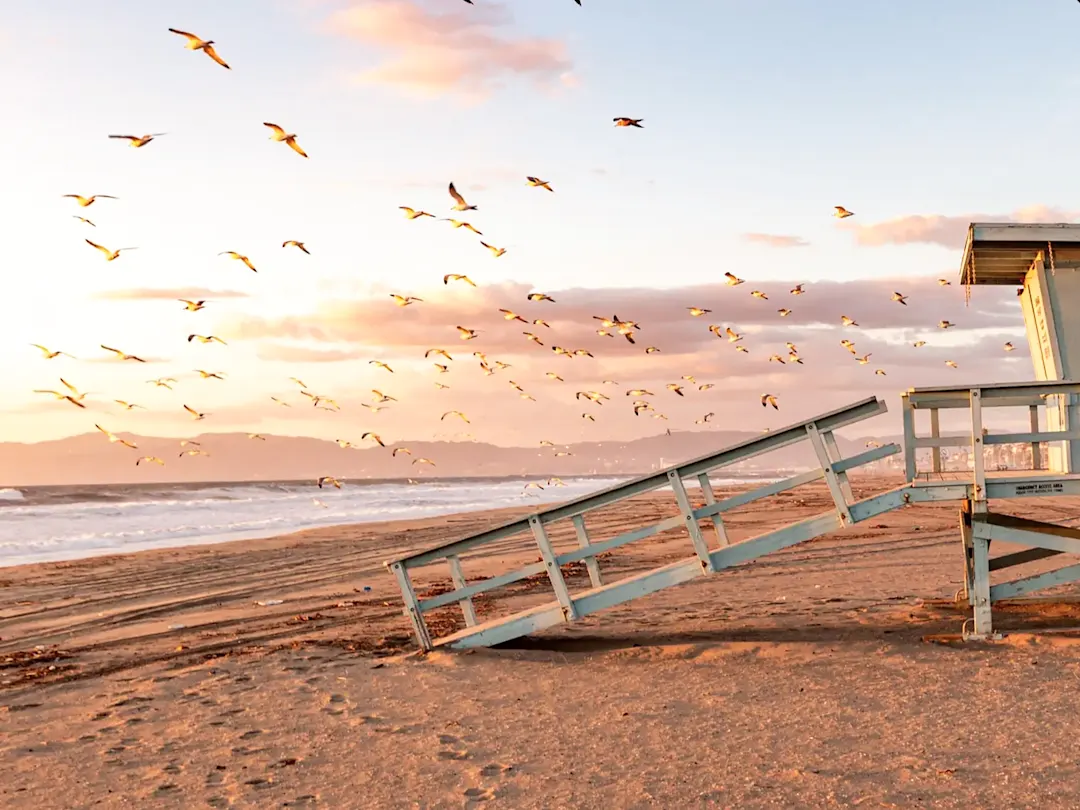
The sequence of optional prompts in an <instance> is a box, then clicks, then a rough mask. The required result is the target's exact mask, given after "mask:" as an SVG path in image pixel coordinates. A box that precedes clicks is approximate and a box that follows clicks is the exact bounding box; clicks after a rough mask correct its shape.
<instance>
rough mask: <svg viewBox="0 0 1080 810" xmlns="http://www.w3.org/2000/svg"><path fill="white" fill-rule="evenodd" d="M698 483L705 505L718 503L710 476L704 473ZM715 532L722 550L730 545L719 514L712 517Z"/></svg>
mask: <svg viewBox="0 0 1080 810" xmlns="http://www.w3.org/2000/svg"><path fill="white" fill-rule="evenodd" d="M697 480H698V483H699V484H701V494H702V495H703V496H704V497H705V505H706V506H712V505H713V504H714V503H716V493H715V492H713V488H712V481H710V480H709V474H708V473H707V472H703V473H702V474H701V475H699V476H698V477H697ZM712 525H713V531H714V532H716V542H717V543H718V544H719V545H720V548H723V547H724V546H727V545H730V541H729V540H728V536H727V529H726V528H724V520H723V518H721V517H720V515H719V513H718V514H715V515H713V516H712Z"/></svg>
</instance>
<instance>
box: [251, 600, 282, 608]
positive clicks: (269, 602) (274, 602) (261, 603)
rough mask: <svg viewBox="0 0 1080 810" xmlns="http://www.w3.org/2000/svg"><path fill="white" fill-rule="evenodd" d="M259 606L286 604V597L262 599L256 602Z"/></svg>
mask: <svg viewBox="0 0 1080 810" xmlns="http://www.w3.org/2000/svg"><path fill="white" fill-rule="evenodd" d="M255 604H256V605H258V606H259V607H273V606H274V605H283V604H285V600H284V599H261V600H259V601H257V602H256V603H255Z"/></svg>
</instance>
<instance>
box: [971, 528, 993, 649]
mask: <svg viewBox="0 0 1080 810" xmlns="http://www.w3.org/2000/svg"><path fill="white" fill-rule="evenodd" d="M982 525H983V526H986V525H987V524H986V523H983V524H982ZM971 542H972V554H971V566H972V569H973V570H972V589H973V590H974V593H973V594H972V599H971V603H972V605H973V608H974V609H973V613H974V620H975V621H974V624H975V635H976V636H990V635H992V634H993V632H994V624H993V612H992V609H991V605H990V541H989V540H988V539H986V538H985V537H981V536H980V532H979V531H978V527H974V530H973V531H972V537H971Z"/></svg>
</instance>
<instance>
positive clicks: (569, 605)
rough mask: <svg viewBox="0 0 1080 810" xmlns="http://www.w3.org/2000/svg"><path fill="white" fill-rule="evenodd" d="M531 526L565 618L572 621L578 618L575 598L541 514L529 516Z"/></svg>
mask: <svg viewBox="0 0 1080 810" xmlns="http://www.w3.org/2000/svg"><path fill="white" fill-rule="evenodd" d="M529 526H531V527H532V531H533V537H535V538H536V545H538V546H539V547H540V556H541V557H543V559H544V566H545V567H546V568H547V573H548V579H550V580H551V587H552V590H554V591H555V598H556V599H558V600H559V605H561V606H562V614H563V619H564V620H565V621H568V622H572V621H574V619H576V618H577V610H576V609H575V608H574V600H573V599H571V598H570V589H569V588H567V587H566V580H565V579H564V578H563V575H562V569H561V568H560V567H559V562H558V560H556V559H555V549H554V547H553V546H552V545H551V539H550V538H549V537H548V533H547V529H545V528H544V524H543V522H542V521H541V520H540V517H539V515H532V516H531V517H530V518H529Z"/></svg>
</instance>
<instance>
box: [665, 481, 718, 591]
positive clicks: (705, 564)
mask: <svg viewBox="0 0 1080 810" xmlns="http://www.w3.org/2000/svg"><path fill="white" fill-rule="evenodd" d="M668 480H669V481H670V482H671V491H672V492H673V493H675V502H676V503H677V504H678V505H679V512H680V513H681V514H682V517H683V523H684V524H685V527H686V532H687V534H689V535H690V543H691V544H692V545H693V546H694V551H695V552H696V553H697V556H698V559H699V560H701V567H702V569H704V571H705V573H706V574H711V573H712V572H713V567H712V561H711V560H710V559H709V547H708V545H706V543H705V537H704V536H703V535H702V534H701V526H699V525H698V519H697V515H695V514H694V505H693V504H692V503H690V497H689V496H688V495H687V494H686V487H685V486H684V485H683V482H682V479H681V478H679V474H678V472H676V471H675V470H671V471H670V472H668Z"/></svg>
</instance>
